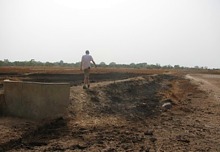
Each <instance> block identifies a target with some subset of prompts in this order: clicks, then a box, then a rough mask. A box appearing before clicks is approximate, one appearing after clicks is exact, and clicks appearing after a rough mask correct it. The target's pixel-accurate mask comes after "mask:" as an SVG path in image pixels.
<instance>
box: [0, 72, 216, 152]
mask: <svg viewBox="0 0 220 152" xmlns="http://www.w3.org/2000/svg"><path fill="white" fill-rule="evenodd" d="M197 76H198V75H188V76H187V78H191V79H190V80H188V79H185V78H184V77H183V76H177V75H163V74H162V75H149V76H139V77H135V78H129V79H125V80H115V81H105V82H99V83H93V84H92V87H91V89H89V90H83V89H82V86H72V87H71V96H70V100H71V104H70V106H69V107H68V110H67V112H66V114H65V116H64V117H63V118H58V119H56V120H52V121H49V122H48V121H46V122H32V121H27V120H20V121H19V119H14V118H13V119H11V118H5V117H2V118H0V120H1V123H0V127H1V130H2V131H8V133H3V132H2V136H3V137H4V138H1V140H0V147H1V149H0V151H1V150H2V151H6V150H8V151H94V152H96V151H103V152H104V151H105V152H110V151H150V152H162V151H163V152H173V151H180V152H182V151H186V152H188V151H199V152H200V151H204V152H206V151H211V152H212V151H213V152H216V151H220V144H219V143H220V127H219V126H220V125H219V122H220V103H219V102H218V98H216V97H218V89H219V85H218V84H219V83H218V82H219V81H218V80H216V81H214V80H213V79H210V80H209V79H205V78H203V76H204V75H200V76H198V77H197ZM206 82H208V83H206ZM203 89H204V90H203ZM164 100H169V101H171V102H172V104H173V107H172V109H170V110H164V109H162V108H161V105H162V103H163V101H164ZM6 120H7V122H8V123H6V124H4V122H6ZM15 120H16V121H15ZM12 136H13V138H12ZM11 139H12V140H11Z"/></svg>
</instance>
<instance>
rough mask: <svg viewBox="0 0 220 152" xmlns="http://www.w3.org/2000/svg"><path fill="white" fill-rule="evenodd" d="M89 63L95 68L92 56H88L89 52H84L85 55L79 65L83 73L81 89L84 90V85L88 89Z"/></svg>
mask: <svg viewBox="0 0 220 152" xmlns="http://www.w3.org/2000/svg"><path fill="white" fill-rule="evenodd" d="M91 61H92V63H93V64H94V65H95V67H97V66H96V64H95V61H94V60H93V58H92V56H91V55H89V50H86V54H85V55H83V56H82V59H81V65H80V70H83V72H84V84H83V89H86V85H87V87H88V88H89V87H90V80H89V74H90V69H91Z"/></svg>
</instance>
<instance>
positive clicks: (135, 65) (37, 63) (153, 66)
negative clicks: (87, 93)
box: [0, 59, 208, 69]
mask: <svg viewBox="0 0 220 152" xmlns="http://www.w3.org/2000/svg"><path fill="white" fill-rule="evenodd" d="M1 66H47V67H52V66H60V67H79V66H80V62H76V63H65V62H64V61H63V60H60V61H59V62H40V61H35V60H34V59H31V60H30V61H14V62H10V61H9V60H8V59H4V60H3V61H2V60H0V67H1ZM97 66H99V67H115V68H146V69H192V68H193V69H208V67H199V66H194V67H183V66H180V65H174V66H172V65H164V66H161V65H160V64H158V63H157V64H147V63H130V64H117V63H116V62H110V63H109V64H106V63H105V62H100V63H99V64H97Z"/></svg>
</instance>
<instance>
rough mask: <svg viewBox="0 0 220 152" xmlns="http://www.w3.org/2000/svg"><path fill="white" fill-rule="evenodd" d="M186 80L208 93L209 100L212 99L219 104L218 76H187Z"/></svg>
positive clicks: (219, 84)
mask: <svg viewBox="0 0 220 152" xmlns="http://www.w3.org/2000/svg"><path fill="white" fill-rule="evenodd" d="M186 78H188V79H191V80H193V83H195V84H196V85H199V88H200V89H202V90H204V91H206V92H208V93H209V96H210V97H211V98H212V97H214V99H215V100H216V101H217V102H220V75H213V74H191V75H189V74H188V75H186Z"/></svg>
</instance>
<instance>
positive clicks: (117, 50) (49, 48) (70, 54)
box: [0, 0, 220, 68]
mask: <svg viewBox="0 0 220 152" xmlns="http://www.w3.org/2000/svg"><path fill="white" fill-rule="evenodd" d="M87 49H88V50H90V53H91V55H92V56H93V58H94V60H95V61H96V62H97V63H100V62H102V61H103V62H105V63H106V64H109V63H110V62H116V63H124V64H130V63H142V62H146V63H148V64H156V63H159V64H161V65H169V64H170V65H181V66H189V67H194V66H207V67H209V68H220V0H0V54H1V56H0V60H4V59H9V61H29V60H31V59H35V60H36V61H41V62H46V61H50V62H57V61H60V60H63V61H64V62H68V63H75V62H78V61H80V60H81V56H82V55H83V54H84V53H85V50H87Z"/></svg>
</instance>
